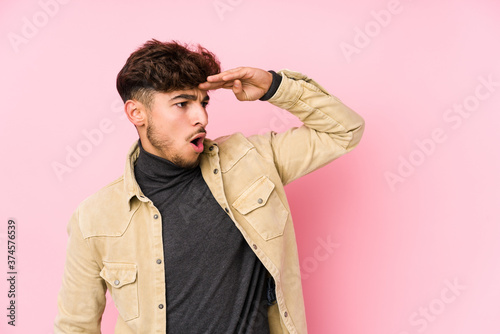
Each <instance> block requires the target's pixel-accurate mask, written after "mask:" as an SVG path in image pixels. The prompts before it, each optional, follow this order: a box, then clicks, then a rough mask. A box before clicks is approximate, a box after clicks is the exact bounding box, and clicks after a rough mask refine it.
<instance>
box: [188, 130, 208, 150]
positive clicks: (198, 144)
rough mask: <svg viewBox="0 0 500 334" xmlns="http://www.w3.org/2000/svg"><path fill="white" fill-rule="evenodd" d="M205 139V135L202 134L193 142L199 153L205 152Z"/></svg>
mask: <svg viewBox="0 0 500 334" xmlns="http://www.w3.org/2000/svg"><path fill="white" fill-rule="evenodd" d="M204 139H205V134H204V133H200V134H198V135H196V136H195V138H193V139H192V140H191V142H190V143H191V145H192V146H193V148H194V150H195V151H196V152H197V153H201V152H203V140H204Z"/></svg>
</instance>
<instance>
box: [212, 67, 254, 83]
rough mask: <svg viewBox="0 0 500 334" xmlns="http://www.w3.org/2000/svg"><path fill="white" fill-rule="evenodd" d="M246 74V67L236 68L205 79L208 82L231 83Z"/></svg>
mask: <svg viewBox="0 0 500 334" xmlns="http://www.w3.org/2000/svg"><path fill="white" fill-rule="evenodd" d="M247 73H248V69H247V68H246V67H237V68H232V69H230V70H227V71H224V72H221V73H218V74H215V75H211V76H209V77H208V78H207V81H208V82H217V81H232V80H235V79H242V78H244V77H245V76H246V75H247Z"/></svg>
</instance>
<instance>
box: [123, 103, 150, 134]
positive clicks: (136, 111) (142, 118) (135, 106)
mask: <svg viewBox="0 0 500 334" xmlns="http://www.w3.org/2000/svg"><path fill="white" fill-rule="evenodd" d="M125 114H127V118H128V120H129V121H130V122H131V123H132V124H134V125H135V126H136V127H138V128H139V127H141V126H143V125H147V124H146V121H147V118H148V117H147V114H146V107H145V106H144V105H143V104H142V103H141V102H139V101H137V100H127V102H125Z"/></svg>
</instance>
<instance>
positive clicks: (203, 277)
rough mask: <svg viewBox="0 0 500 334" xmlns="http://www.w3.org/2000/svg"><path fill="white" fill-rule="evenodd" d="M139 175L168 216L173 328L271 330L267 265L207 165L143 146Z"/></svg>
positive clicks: (258, 333) (178, 332)
mask: <svg viewBox="0 0 500 334" xmlns="http://www.w3.org/2000/svg"><path fill="white" fill-rule="evenodd" d="M134 173H135V177H136V179H137V183H138V184H139V186H140V187H141V190H142V192H143V193H144V194H145V195H146V196H147V197H148V198H149V199H150V200H151V201H152V202H153V204H154V205H155V206H156V208H157V209H158V210H159V211H160V213H161V216H162V224H163V246H164V259H165V261H164V265H165V282H166V300H167V333H170V334H184V333H189V334H198V333H241V334H243V333H246V334H249V333H255V334H265V333H269V325H268V319H267V299H266V292H267V291H266V288H265V283H266V270H265V268H264V266H263V265H262V263H261V262H260V261H259V259H258V258H257V257H256V255H255V254H254V253H253V251H252V250H251V249H250V247H249V246H248V244H247V243H246V242H245V240H244V239H243V237H242V235H241V233H240V232H239V231H238V229H237V228H236V226H235V225H234V223H233V221H232V220H231V218H230V217H229V216H228V215H227V213H226V212H225V211H224V210H223V209H222V208H221V207H220V205H219V204H218V203H217V201H216V200H215V198H214V197H213V195H212V193H211V192H210V189H209V188H208V186H207V184H206V183H205V180H204V179H203V177H202V174H201V170H200V168H199V167H196V168H193V169H185V168H181V167H179V166H177V165H175V164H174V163H172V162H170V161H168V160H165V159H163V158H160V157H158V156H156V155H153V154H150V153H148V152H146V151H145V150H144V149H143V148H142V146H140V154H139V157H138V159H137V162H136V165H135V170H134Z"/></svg>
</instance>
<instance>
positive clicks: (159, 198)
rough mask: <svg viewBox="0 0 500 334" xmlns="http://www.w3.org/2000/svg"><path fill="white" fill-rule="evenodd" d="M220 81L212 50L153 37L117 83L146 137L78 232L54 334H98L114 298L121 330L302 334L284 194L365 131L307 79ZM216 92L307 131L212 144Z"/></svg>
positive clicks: (233, 75) (247, 72)
mask: <svg viewBox="0 0 500 334" xmlns="http://www.w3.org/2000/svg"><path fill="white" fill-rule="evenodd" d="M219 72H220V66H219V62H218V61H217V59H216V58H215V56H214V55H213V54H212V53H210V52H208V51H207V50H206V49H203V48H201V47H199V48H198V49H196V50H191V49H189V48H187V47H186V46H183V45H180V44H178V43H175V42H171V43H162V42H159V41H156V40H152V41H149V42H147V43H146V44H144V45H143V46H142V47H141V48H139V49H138V50H137V51H135V52H134V53H132V54H131V56H130V57H129V59H128V60H127V62H126V64H125V66H124V67H123V68H122V70H121V71H120V73H119V74H118V78H117V88H118V92H119V93H120V95H121V97H122V99H123V101H124V102H125V112H126V114H127V117H128V119H129V120H130V122H132V124H134V125H135V127H136V129H137V132H138V134H139V140H138V142H136V143H134V145H133V146H132V148H131V149H130V152H129V154H128V157H127V163H126V167H125V173H124V175H123V176H121V177H120V178H118V179H117V180H116V181H114V182H112V183H111V184H109V185H108V186H107V187H105V188H103V189H101V190H100V191H98V192H97V193H96V194H94V195H92V196H90V197H89V198H87V199H86V200H85V201H83V202H82V203H81V204H80V206H79V207H78V209H77V210H76V211H75V213H74V214H73V216H72V218H71V220H70V222H69V225H68V233H69V241H68V247H67V259H66V265H65V271H64V277H63V282H62V288H61V291H60V293H59V299H58V307H59V313H58V315H57V318H56V321H55V332H56V333H100V322H101V315H102V312H103V310H104V306H105V293H106V290H109V291H110V293H111V296H112V298H113V301H114V303H115V305H116V307H117V309H118V312H119V316H118V321H117V323H116V327H115V332H116V333H121V334H128V333H175V334H178V333H181V334H185V333H188V334H196V333H258V334H260V333H300V334H302V333H306V332H307V327H306V319H305V311H304V305H303V298H302V288H301V282H300V268H299V262H298V257H297V248H296V241H295V235H294V229H293V224H292V218H291V216H290V209H289V207H288V203H287V200H286V197H285V192H284V189H283V186H284V185H285V184H287V183H289V182H291V181H292V180H294V179H296V178H298V177H300V176H303V175H305V174H307V173H310V172H312V171H314V170H315V169H317V168H319V167H321V166H324V165H326V164H327V163H329V162H330V161H332V160H334V159H336V158H338V157H339V156H341V155H342V154H344V153H346V152H349V151H350V150H352V149H353V148H354V147H355V146H356V145H357V144H358V142H359V140H360V138H361V135H362V133H363V128H364V121H363V119H362V118H361V117H360V116H359V115H358V114H356V113H355V112H354V111H352V110H351V109H349V108H348V107H347V106H345V105H344V104H342V103H341V102H340V101H339V100H338V99H337V98H335V97H333V96H331V95H330V94H328V93H327V92H326V91H325V90H324V89H323V88H322V87H321V86H319V85H318V84H317V83H316V82H314V81H313V80H311V79H309V78H307V77H306V76H304V75H302V74H299V73H296V72H291V71H286V70H285V71H280V72H279V74H277V73H275V72H273V71H264V70H260V69H256V68H250V67H240V68H236V69H232V70H228V71H225V72H222V73H219ZM219 88H226V89H232V91H233V93H234V95H235V96H236V98H237V99H238V100H240V101H254V100H258V99H260V100H269V102H270V103H272V104H274V105H276V106H278V107H281V108H283V109H286V110H288V111H289V112H291V113H292V114H294V115H295V116H297V117H298V118H299V119H300V120H301V121H302V122H303V123H304V125H303V126H301V127H299V128H292V129H289V130H288V131H286V132H283V133H279V134H277V133H274V132H270V133H267V134H265V135H255V136H251V137H248V138H247V137H244V136H243V135H242V134H241V133H236V134H233V135H230V136H226V137H222V138H218V139H216V140H210V139H208V138H206V137H205V135H206V131H205V127H206V126H207V123H208V115H207V111H206V106H207V103H208V100H209V97H208V95H207V92H208V91H209V90H213V89H219ZM256 107H258V105H256Z"/></svg>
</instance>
